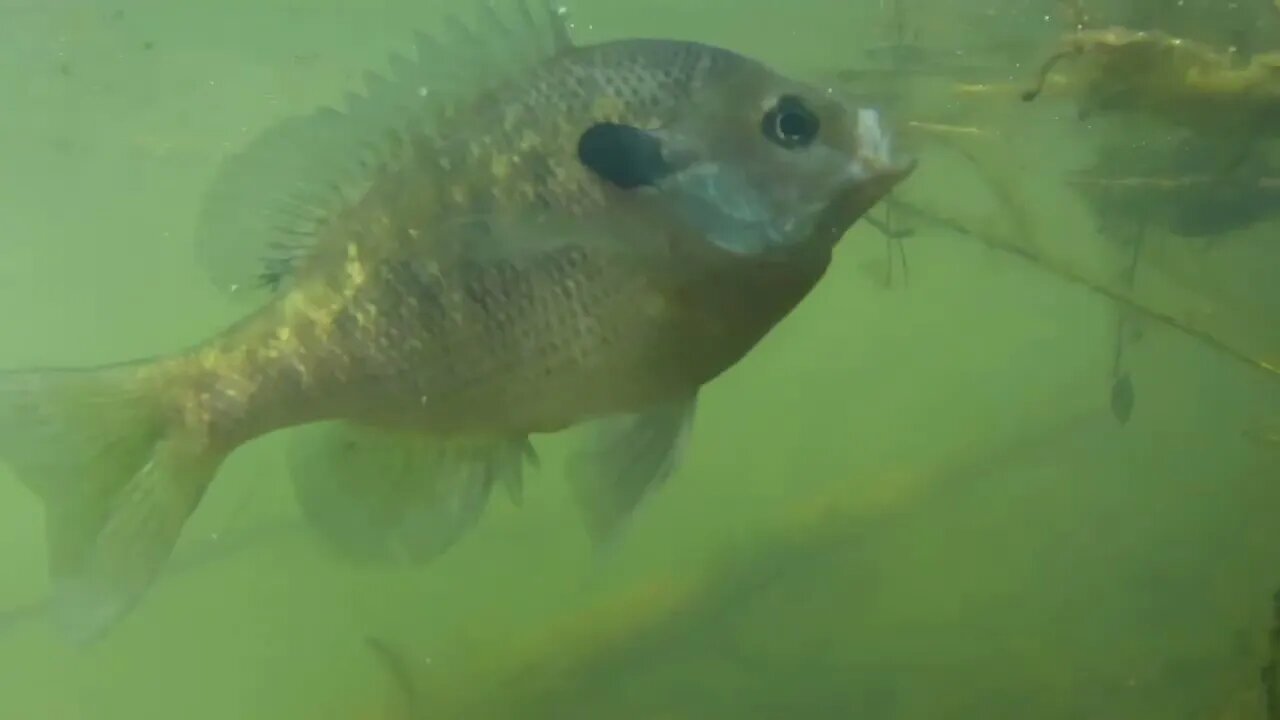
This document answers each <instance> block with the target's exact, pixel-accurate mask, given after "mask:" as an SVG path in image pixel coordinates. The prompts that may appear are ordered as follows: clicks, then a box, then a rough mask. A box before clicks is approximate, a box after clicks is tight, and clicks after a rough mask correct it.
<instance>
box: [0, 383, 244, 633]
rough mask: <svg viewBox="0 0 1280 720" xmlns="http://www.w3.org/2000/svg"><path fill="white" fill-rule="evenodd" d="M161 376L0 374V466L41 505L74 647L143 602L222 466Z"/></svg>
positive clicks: (56, 609)
mask: <svg viewBox="0 0 1280 720" xmlns="http://www.w3.org/2000/svg"><path fill="white" fill-rule="evenodd" d="M154 369H155V366H154V364H152V363H145V362H144V363H135V364H126V365H114V366H109V367H100V368H86V369H71V370H31V371H17V372H5V373H0V462H3V463H6V464H8V466H9V467H10V468H11V469H12V470H13V472H14V474H15V475H16V476H17V477H18V479H19V480H20V481H21V482H22V483H23V484H24V485H26V486H27V487H28V488H29V489H30V490H31V491H32V492H34V493H35V494H36V495H38V496H39V497H40V498H41V500H43V502H44V508H45V533H46V541H47V550H48V560H49V580H50V584H51V591H52V592H51V595H52V598H51V601H52V602H51V610H52V611H53V615H54V617H55V619H56V622H57V624H58V625H59V626H60V628H61V630H63V631H64V633H66V635H67V636H68V637H69V638H70V639H71V640H73V641H75V642H78V643H89V642H92V641H94V640H96V639H97V638H98V637H99V636H100V635H102V634H104V633H105V632H106V631H107V630H108V629H110V628H111V627H112V626H113V625H114V624H115V623H116V622H117V621H118V620H119V619H121V618H122V617H123V616H124V615H126V614H127V613H128V612H129V611H130V610H131V609H132V608H133V607H134V606H135V605H136V604H137V602H138V600H139V599H140V598H141V596H142V595H143V593H144V592H145V590H146V589H147V588H148V587H149V586H150V584H151V582H152V580H153V579H154V578H155V576H156V575H157V574H158V573H159V571H160V569H161V568H162V566H163V565H164V563H165V561H166V560H167V559H168V557H169V554H170V553H171V551H172V549H173V546H174V545H175V544H176V542H177V540H178V536H179V534H180V533H181V530H182V526H183V525H184V524H185V522H186V520H187V518H188V517H189V516H190V514H191V512H192V511H193V510H194V509H195V507H196V505H197V504H198V503H199V501H200V498H201V497H202V496H203V494H204V491H205V489H206V487H207V486H208V484H209V482H210V481H211V480H212V478H213V475H214V472H215V471H216V470H217V467H218V465H219V464H220V463H221V460H222V457H223V453H216V452H210V451H209V450H208V449H207V448H206V446H205V443H204V441H203V435H202V434H200V433H196V432H192V431H190V430H189V429H188V428H187V425H186V424H185V423H184V422H182V421H181V420H180V418H181V417H182V416H181V414H179V413H175V412H173V408H174V407H175V404H174V403H171V402H166V400H167V399H168V397H169V395H168V394H167V393H166V392H165V388H166V386H165V383H164V382H163V380H162V377H161V376H160V374H159V373H156V372H154Z"/></svg>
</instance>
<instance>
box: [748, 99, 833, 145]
mask: <svg viewBox="0 0 1280 720" xmlns="http://www.w3.org/2000/svg"><path fill="white" fill-rule="evenodd" d="M760 129H761V130H762V131H763V132H764V136H765V137H766V138H768V139H769V141H770V142H773V143H775V144H777V145H780V146H781V147H784V148H787V149H789V150H790V149H794V148H801V147H806V146H808V145H810V144H811V143H812V142H813V141H814V140H815V139H817V137H818V130H819V129H820V123H819V121H818V116H817V114H815V113H814V112H813V111H812V110H810V109H809V107H808V106H807V105H805V104H804V101H803V100H801V99H800V98H798V97H796V96H794V95H783V96H782V97H780V98H778V102H777V103H776V104H774V106H773V107H772V108H770V109H769V111H768V112H766V113H765V114H764V118H763V119H762V120H761V122H760Z"/></svg>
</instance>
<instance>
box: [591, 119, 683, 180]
mask: <svg viewBox="0 0 1280 720" xmlns="http://www.w3.org/2000/svg"><path fill="white" fill-rule="evenodd" d="M578 160H579V161H580V162H581V163H582V164H583V166H584V167H586V168H587V169H588V170H590V171H591V172H593V173H595V174H596V175H598V176H599V177H600V178H601V179H603V180H605V181H606V182H608V183H610V184H612V185H615V186H617V187H620V188H622V189H623V190H634V189H635V188H638V187H644V186H651V185H654V184H655V183H657V182H658V181H659V180H661V179H662V178H664V177H666V176H667V175H669V174H670V173H671V171H672V168H671V166H670V165H668V164H667V161H666V159H665V158H663V157H662V143H661V142H660V141H659V140H658V139H657V138H655V137H654V136H653V135H652V134H650V133H647V132H645V131H644V130H641V129H640V128H636V127H632V126H630V125H621V124H618V123H611V122H602V123H597V124H595V125H592V126H591V127H589V128H587V131H586V132H584V133H582V137H580V138H578Z"/></svg>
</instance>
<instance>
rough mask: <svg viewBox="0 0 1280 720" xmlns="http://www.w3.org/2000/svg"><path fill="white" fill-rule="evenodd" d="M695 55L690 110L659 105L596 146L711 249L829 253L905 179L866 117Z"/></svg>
mask: <svg viewBox="0 0 1280 720" xmlns="http://www.w3.org/2000/svg"><path fill="white" fill-rule="evenodd" d="M700 50H701V52H702V53H703V55H702V58H701V61H700V64H699V65H698V67H699V70H698V71H697V72H695V73H693V74H694V75H695V78H694V79H693V81H692V85H693V89H692V91H691V93H690V99H689V101H688V102H682V103H673V104H671V105H669V106H668V107H667V108H666V109H665V112H664V115H663V116H662V117H660V118H659V119H658V120H657V122H656V123H655V126H653V127H649V128H625V127H617V126H603V127H602V128H601V129H600V135H601V136H602V137H601V138H600V140H601V144H602V145H605V146H608V147H611V148H615V149H616V148H617V147H618V146H619V145H629V146H632V147H634V148H636V149H634V150H631V151H629V152H627V153H623V154H624V155H627V156H628V157H631V158H648V159H647V160H645V161H643V162H640V163H639V165H638V167H641V168H642V169H643V171H642V172H640V173H638V174H637V175H636V177H635V178H630V179H628V180H634V181H636V182H637V183H643V184H647V185H649V190H650V191H651V192H652V193H653V194H654V195H655V196H656V198H657V200H656V201H657V202H659V203H665V209H666V210H667V211H669V212H670V213H672V214H674V215H675V216H676V217H677V218H679V220H680V221H681V222H683V223H685V225H686V226H691V227H692V228H693V229H694V230H695V231H696V234H697V235H698V236H700V237H703V238H706V239H708V240H710V241H711V243H712V244H713V245H714V246H716V247H717V248H719V249H721V250H726V251H729V252H731V253H735V254H741V255H750V256H758V255H762V254H779V253H783V254H785V253H788V252H793V251H795V250H797V249H805V248H812V247H813V246H814V245H815V244H817V245H822V246H825V247H827V248H830V246H831V245H834V244H835V242H836V241H838V240H839V239H840V237H841V236H843V235H844V233H845V232H846V231H847V230H848V229H849V228H850V227H851V226H852V225H853V224H854V223H855V222H856V221H857V220H858V218H860V217H861V216H862V215H863V214H864V213H866V212H867V211H868V210H869V209H870V208H871V207H872V206H874V205H875V204H876V203H877V202H878V201H880V200H881V199H882V198H883V197H884V196H885V195H887V194H888V193H889V192H890V191H891V190H892V189H893V188H894V187H895V186H896V185H897V184H898V183H900V182H901V181H902V180H903V179H904V178H906V177H907V176H908V175H909V174H910V173H911V171H912V170H913V169H914V167H915V162H914V160H911V159H906V158H900V157H897V156H896V154H895V152H894V149H893V147H892V143H891V140H890V137H889V132H888V130H887V128H886V126H885V122H884V120H883V119H882V116H881V113H880V112H879V111H878V110H876V109H875V108H872V107H859V106H856V105H852V104H849V103H845V102H843V101H842V100H841V99H840V98H839V97H838V96H836V95H835V94H834V93H832V92H830V91H828V90H824V89H819V88H817V87H814V86H811V85H808V84H805V83H802V82H798V81H795V80H792V79H789V78H787V77H784V76H782V75H780V74H779V73H776V72H774V71H772V70H771V69H769V68H768V67H766V66H765V65H763V64H762V63H759V62H757V61H754V60H752V59H750V58H746V57H743V56H740V55H737V54H735V53H732V52H730V51H727V50H720V49H716V48H710V47H702V48H700ZM689 54H690V51H688V50H686V51H685V52H683V53H682V55H683V56H685V57H687V56H688V55H689ZM606 135H607V136H609V137H607V138H605V137H603V136H606ZM584 137H585V136H584ZM632 167H633V168H634V167H637V165H633V166H632Z"/></svg>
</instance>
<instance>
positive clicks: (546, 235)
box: [0, 0, 913, 641]
mask: <svg viewBox="0 0 1280 720" xmlns="http://www.w3.org/2000/svg"><path fill="white" fill-rule="evenodd" d="M476 18H477V21H476V22H475V23H473V24H472V25H470V26H468V25H466V24H463V23H461V22H458V21H452V22H450V23H449V24H448V25H447V26H446V27H445V29H444V32H442V33H441V35H440V37H439V39H431V38H425V37H424V38H420V39H419V42H418V46H417V50H418V58H417V60H416V61H410V60H406V59H404V58H398V57H397V58H393V60H392V63H391V69H392V71H391V74H390V77H388V78H383V77H381V76H375V75H370V76H368V77H367V86H368V90H367V93H366V94H365V95H358V96H352V97H350V98H348V100H347V102H346V105H345V109H343V110H333V109H329V110H322V111H319V112H317V113H314V114H312V115H308V116H304V117H299V118H294V119H292V120H288V121H285V122H283V123H281V124H280V125H279V126H277V127H274V128H272V129H270V130H269V131H268V132H266V133H265V134H264V135H263V136H261V137H260V138H259V139H258V140H257V141H255V142H254V143H252V144H251V145H250V146H249V147H248V148H247V149H246V150H245V151H244V152H243V153H241V154H240V155H238V156H235V157H232V158H230V159H229V160H228V162H227V164H226V165H225V167H224V168H223V169H222V171H221V173H220V174H219V176H218V178H217V179H216V180H215V183H214V185H213V188H212V190H211V192H210V195H209V197H208V202H207V204H206V209H205V212H204V214H203V215H202V219H201V230H200V243H201V245H200V246H201V248H202V249H203V253H204V256H205V257H206V258H207V259H208V260H209V261H210V262H215V263H221V262H222V261H223V260H225V259H226V258H232V257H234V256H235V255H236V252H235V247H236V246H237V244H239V245H241V246H243V247H245V248H247V249H248V252H247V253H245V255H246V256H249V257H255V256H256V257H257V259H258V262H259V264H257V267H256V269H253V270H249V271H248V275H246V276H237V275H236V274H235V273H234V272H232V273H231V274H230V275H223V274H221V273H222V272H223V270H225V268H223V267H221V266H220V268H219V270H218V272H219V276H220V277H228V278H230V280H228V282H227V284H228V285H233V284H234V285H237V286H240V287H243V286H244V285H245V284H249V285H252V284H253V283H254V282H255V278H256V279H257V280H258V281H260V282H262V283H263V284H265V285H267V286H268V288H269V289H271V290H272V293H271V295H270V297H269V298H268V299H267V300H266V301H265V304H264V305H263V306H262V307H260V308H259V309H258V310H256V311H255V312H254V313H252V314H251V315H249V316H248V317H246V318H245V319H244V320H243V321H241V322H239V323H237V324H235V325H234V326H232V327H230V328H228V329H227V330H226V331H224V332H222V333H220V334H218V335H216V336H214V337H212V338H210V339H209V340H207V341H205V342H202V343H200V344H199V345H197V346H196V347H193V348H190V349H187V350H184V351H181V352H177V353H174V354H170V355H163V356H159V357H156V358H153V359H148V360H142V361H138V362H132V363H125V364H118V365H112V366H108V367H99V368H89V369H67V370H58V369H33V370H25V371H12V372H8V373H4V374H0V458H2V459H4V460H6V461H7V462H8V463H9V465H10V466H11V467H12V469H13V470H14V472H15V474H16V475H17V476H18V477H19V478H20V479H21V480H22V481H23V482H24V483H25V484H26V485H27V487H29V488H30V489H31V490H32V491H34V492H35V493H36V494H38V495H39V496H40V497H41V498H42V500H43V501H44V504H45V508H46V524H47V536H48V546H49V547H48V551H49V570H50V575H51V580H52V585H53V599H54V606H55V610H56V612H57V615H58V617H59V619H60V621H61V625H62V626H63V628H64V629H65V630H66V631H67V632H68V633H69V634H70V635H71V637H73V638H77V639H80V640H82V641H89V640H92V639H94V638H97V637H99V636H101V635H102V634H103V633H104V632H105V631H107V630H108V629H109V628H110V627H112V626H113V625H114V624H115V623H116V622H117V621H118V620H119V619H120V618H121V617H122V616H124V615H125V614H126V613H128V612H129V611H130V610H131V609H132V608H133V607H134V606H135V605H136V604H137V603H138V601H139V600H140V599H141V597H142V596H143V594H144V592H145V591H146V589H147V588H148V587H149V586H150V585H151V583H152V581H153V580H154V578H155V577H156V575H157V573H159V572H160V570H161V568H162V567H163V566H164V564H165V562H166V560H167V558H168V557H169V555H170V552H171V550H172V548H173V546H174V543H175V542H176V541H177V539H178V537H179V534H180V533H181V531H182V528H183V525H184V523H185V522H186V520H187V517H188V516H189V515H190V514H191V512H192V511H193V510H194V509H195V508H196V506H197V504H198V503H199V502H200V499H201V497H202V496H203V495H204V493H205V490H206V488H207V487H208V485H209V483H210V482H211V481H212V480H213V477H214V475H215V473H216V472H217V470H218V468H219V466H220V465H221V463H222V461H223V459H224V458H225V457H226V456H227V455H228V454H229V453H230V452H231V451H233V450H234V449H235V448H237V447H238V446H240V445H242V444H244V443H246V442H249V441H251V440H253V439H255V438H257V437H260V436H262V435H264V434H267V433H270V432H272V431H275V430H278V429H283V428H289V427H294V426H302V425H311V427H308V428H307V429H306V432H302V433H299V434H298V435H297V438H296V440H295V441H294V443H293V446H292V450H291V455H290V457H291V463H292V475H293V480H294V483H295V488H296V492H297V495H298V498H299V500H300V502H301V504H302V507H303V509H304V512H305V514H306V515H307V517H308V519H309V520H310V522H311V523H312V524H313V526H314V527H315V528H316V529H317V530H318V531H319V532H320V533H321V534H322V535H323V536H324V537H326V538H327V539H328V540H330V541H331V542H332V543H333V544H334V545H335V546H336V547H338V548H341V549H342V550H343V551H344V552H346V553H347V554H349V555H351V556H352V557H355V558H361V559H364V560H371V561H388V560H391V561H402V562H423V561H426V560H429V559H431V558H433V557H435V556H437V555H438V554H440V553H441V552H443V551H445V550H446V549H447V548H449V547H450V546H451V545H453V544H454V543H455V542H456V541H457V540H458V539H459V538H460V537H461V536H462V535H463V534H464V533H465V532H466V531H467V530H469V529H470V528H471V527H472V526H473V525H474V524H475V523H476V522H477V520H478V518H479V517H480V515H481V512H482V510H483V509H484V507H485V505H486V502H487V499H488V497H489V495H490V490H491V489H492V488H493V487H494V486H495V485H498V486H502V487H504V488H506V490H508V491H509V492H510V493H511V495H512V496H513V498H516V499H518V498H519V496H520V493H521V486H522V477H523V468H524V466H525V464H526V462H527V461H529V460H531V459H532V458H533V451H532V448H531V445H530V443H529V439H528V438H529V436H530V435H532V434H536V433H547V432H555V431H558V430H561V429H564V428H568V427H571V426H575V425H580V424H583V423H590V422H595V423H596V424H597V426H598V428H599V432H598V433H597V434H596V435H595V439H594V441H593V444H591V445H590V446H589V447H588V449H587V450H586V451H584V452H583V453H581V454H580V455H579V456H578V458H577V460H576V461H574V462H573V463H572V465H571V468H572V469H571V473H570V474H571V477H570V482H571V484H572V486H573V488H574V492H575V496H576V497H577V498H578V501H579V503H580V504H581V506H582V509H583V513H584V516H585V518H586V524H587V526H588V530H589V532H590V535H591V536H592V538H593V539H594V540H595V541H596V542H597V543H599V542H602V541H603V540H605V539H607V538H608V537H610V536H612V535H613V534H614V533H615V531H616V530H617V528H618V527H619V525H620V524H621V523H622V521H623V520H624V519H625V518H626V517H628V516H629V515H630V513H631V512H632V510H633V509H634V508H635V506H636V505H637V504H638V503H639V502H640V500H641V499H642V497H643V496H645V494H646V492H647V491H648V490H649V489H651V488H652V487H654V486H656V485H657V484H659V483H661V482H662V481H663V480H664V479H665V478H666V477H667V476H669V475H670V474H671V473H672V472H673V471H674V470H675V468H676V467H677V465H678V464H679V459H680V452H681V450H682V449H683V447H684V446H685V444H686V442H687V440H688V437H689V432H690V427H691V423H692V419H693V415H694V406H695V400H696V397H697V393H698V390H699V388H701V387H702V386H703V385H704V384H705V383H707V382H709V381H711V380H712V379H714V378H715V377H717V376H718V375H720V374H721V373H723V372H724V371H725V370H727V369H728V368H730V367H731V366H733V365H734V364H735V363H737V362H738V361H739V360H740V359H741V358H742V357H743V356H744V355H745V354H746V353H747V352H749V351H750V350H751V349H752V347H754V346H755V345H756V343H758V342H759V341H760V340H761V339H762V338H763V337H764V336H765V335H766V334H767V333H768V332H769V331H770V329H771V328H773V327H774V326H775V325H776V324H777V323H778V322H779V321H781V320H782V319H783V318H784V317H785V316H786V315H787V314H788V313H789V312H790V311H791V310H792V309H793V308H794V307H795V306H796V304H797V303H799V302H800V301H801V300H802V299H803V298H804V297H805V296H806V295H807V294H808V293H809V291H810V290H811V289H812V288H813V287H814V285H815V284H816V283H817V282H818V281H819V279H820V278H821V277H822V275H823V273H824V272H825V270H826V268H827V265H828V263H829V262H830V260H831V255H832V248H833V246H834V245H835V244H836V242H837V241H838V240H839V239H840V238H841V237H842V236H843V235H844V233H845V232H846V231H847V230H848V229H849V227H850V226H851V225H852V224H853V223H855V222H856V221H857V220H858V219H859V218H860V217H862V216H863V214H864V213H866V212H867V211H868V210H869V209H870V208H872V207H873V206H874V205H875V204H876V203H877V202H878V201H879V200H881V199H882V198H883V197H884V196H885V195H886V194H887V193H888V192H889V191H890V190H891V189H892V188H893V187H895V186H896V185H897V184H898V183H899V182H900V181H902V180H903V179H904V178H905V177H906V176H907V175H908V174H909V173H910V172H911V170H912V168H913V164H912V163H911V162H906V161H899V160H896V159H894V158H893V157H892V154H891V152H890V143H889V139H888V137H887V133H886V132H885V131H884V130H883V128H882V126H881V121H880V118H879V116H878V114H877V113H876V112H875V111H873V110H870V109H866V108H858V107H848V106H846V105H845V104H843V103H841V102H839V101H837V100H835V99H834V98H832V97H830V96H829V95H828V94H827V93H826V92H824V91H822V90H820V89H816V88H814V87H810V86H808V85H806V84H803V83H799V82H795V81H793V80H790V79H788V78H785V77H782V76H779V75H778V74H776V73H774V72H772V71H771V70H769V69H768V68H766V67H765V66H764V65H762V64H760V63H758V62H756V61H754V60H751V59H749V58H746V57H743V56H741V55H738V54H735V53H733V52H730V51H728V50H723V49H719V48H714V47H709V46H706V45H702V44H698V43H692V42H680V41H670V40H648V39H643V40H641V39H638V40H622V41H615V42H608V43H604V44H600V45H590V46H576V45H574V44H573V43H571V42H570V39H569V35H568V30H567V26H566V21H565V18H564V16H563V14H562V13H560V12H557V11H556V10H555V9H553V8H551V7H549V6H547V5H544V4H543V3H541V2H535V1H533V0H507V1H506V2H502V3H498V4H492V3H490V4H482V5H480V6H479V8H478V11H477V15H476ZM370 148H374V149H376V152H371V151H370ZM300 187H301V188H302V189H303V190H305V189H307V188H323V189H325V191H323V192H317V193H313V194H312V195H310V196H307V197H305V198H304V199H302V200H297V194H296V193H297V192H299V188H300ZM281 196H284V198H285V200H288V199H290V198H293V199H294V204H295V210H296V211H297V212H295V214H298V213H300V214H301V215H302V218H301V223H300V224H294V225H293V226H291V227H287V228H284V230H285V231H286V232H284V233H281V232H277V231H276V230H277V225H276V224H274V221H273V220H272V219H271V217H270V215H269V213H268V211H269V210H270V209H272V208H273V207H274V203H275V202H277V200H276V199H277V198H280V197H281ZM268 248H270V249H272V251H273V252H274V254H272V255H269V256H268V259H267V260H266V261H261V256H262V255H263V254H264V252H266V251H267V249H268ZM241 269H244V270H247V268H241Z"/></svg>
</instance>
